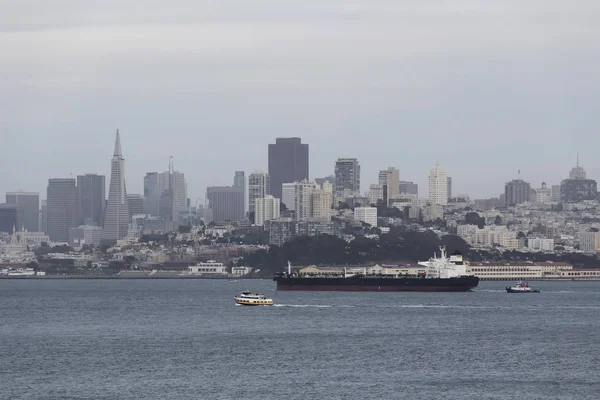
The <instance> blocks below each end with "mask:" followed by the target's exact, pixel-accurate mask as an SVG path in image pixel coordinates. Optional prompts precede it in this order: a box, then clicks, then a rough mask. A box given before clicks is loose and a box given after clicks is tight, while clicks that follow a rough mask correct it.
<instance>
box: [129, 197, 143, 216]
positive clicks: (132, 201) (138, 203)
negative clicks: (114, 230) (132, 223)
mask: <svg viewBox="0 0 600 400" xmlns="http://www.w3.org/2000/svg"><path fill="white" fill-rule="evenodd" d="M127 208H128V209H129V215H130V216H131V217H133V216H134V215H140V214H144V197H143V196H142V195H141V194H128V195H127Z"/></svg>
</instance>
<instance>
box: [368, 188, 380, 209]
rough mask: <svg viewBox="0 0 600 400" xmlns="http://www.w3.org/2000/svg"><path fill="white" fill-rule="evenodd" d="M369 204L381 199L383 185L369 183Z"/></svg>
mask: <svg viewBox="0 0 600 400" xmlns="http://www.w3.org/2000/svg"><path fill="white" fill-rule="evenodd" d="M368 196H369V204H375V205H377V203H378V202H380V201H383V186H381V185H371V186H369V194H368Z"/></svg>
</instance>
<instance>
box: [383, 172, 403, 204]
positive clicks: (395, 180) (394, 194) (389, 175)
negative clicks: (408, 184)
mask: <svg viewBox="0 0 600 400" xmlns="http://www.w3.org/2000/svg"><path fill="white" fill-rule="evenodd" d="M379 185H380V186H381V187H382V188H383V191H384V193H385V196H384V199H383V200H384V201H385V202H386V203H388V199H397V198H398V197H399V196H400V171H398V170H397V169H396V168H394V167H389V168H388V169H384V170H381V171H379Z"/></svg>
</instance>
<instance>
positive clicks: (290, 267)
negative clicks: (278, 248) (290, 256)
mask: <svg viewBox="0 0 600 400" xmlns="http://www.w3.org/2000/svg"><path fill="white" fill-rule="evenodd" d="M291 274H292V263H291V262H289V260H288V275H291Z"/></svg>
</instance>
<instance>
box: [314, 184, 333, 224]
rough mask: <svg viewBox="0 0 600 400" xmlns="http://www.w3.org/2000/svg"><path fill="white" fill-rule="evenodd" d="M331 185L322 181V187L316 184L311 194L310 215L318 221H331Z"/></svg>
mask: <svg viewBox="0 0 600 400" xmlns="http://www.w3.org/2000/svg"><path fill="white" fill-rule="evenodd" d="M332 197H333V186H332V185H331V184H330V183H329V182H324V183H323V187H320V186H318V185H316V188H315V189H314V190H313V194H312V217H313V218H314V219H315V220H319V221H331V204H332Z"/></svg>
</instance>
